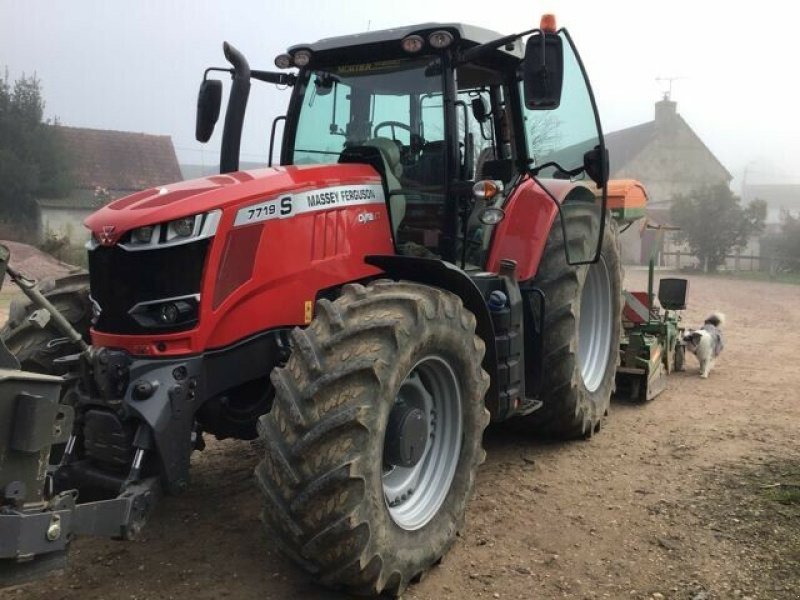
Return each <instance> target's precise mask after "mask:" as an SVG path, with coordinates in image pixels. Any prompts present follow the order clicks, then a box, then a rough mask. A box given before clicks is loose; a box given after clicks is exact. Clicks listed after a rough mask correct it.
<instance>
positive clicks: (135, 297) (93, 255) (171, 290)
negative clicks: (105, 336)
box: [89, 239, 209, 334]
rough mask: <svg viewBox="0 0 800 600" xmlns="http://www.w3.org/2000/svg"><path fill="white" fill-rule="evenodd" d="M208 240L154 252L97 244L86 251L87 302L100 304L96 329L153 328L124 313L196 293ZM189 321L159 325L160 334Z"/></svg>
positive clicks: (127, 330)
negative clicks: (135, 308) (87, 252)
mask: <svg viewBox="0 0 800 600" xmlns="http://www.w3.org/2000/svg"><path fill="white" fill-rule="evenodd" d="M208 244H209V240H208V239H204V240H199V241H197V242H192V243H189V244H181V245H179V246H168V247H165V248H156V249H153V250H138V251H133V252H131V251H127V250H125V249H123V248H121V247H119V246H110V247H107V246H98V247H96V248H95V249H94V250H91V251H90V252H89V278H90V285H91V293H92V298H93V299H94V300H95V302H97V304H98V305H99V306H100V309H101V313H100V317H99V318H98V320H97V323H95V329H97V330H98V331H102V332H105V333H119V334H141V333H148V332H152V331H155V330H152V329H148V328H145V327H142V326H141V325H139V324H138V323H137V322H136V321H135V320H134V319H133V318H132V317H131V316H130V315H129V314H128V311H130V309H131V308H133V307H134V306H135V305H136V304H139V303H140V302H148V301H152V300H160V299H166V298H176V297H181V296H190V295H192V294H199V293H200V284H201V279H202V276H203V266H204V265H205V260H206V254H207V252H208ZM193 325H194V321H192V322H187V323H181V324H180V325H176V326H172V327H159V328H158V330H157V331H158V332H159V333H169V332H174V331H182V330H185V329H189V328H191V327H192V326H193Z"/></svg>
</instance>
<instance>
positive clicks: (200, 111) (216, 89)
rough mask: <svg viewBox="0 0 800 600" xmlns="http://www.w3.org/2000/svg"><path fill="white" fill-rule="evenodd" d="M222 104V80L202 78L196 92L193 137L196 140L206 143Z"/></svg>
mask: <svg viewBox="0 0 800 600" xmlns="http://www.w3.org/2000/svg"><path fill="white" fill-rule="evenodd" d="M221 105H222V82H221V81H220V80H219V79H204V80H203V83H201V84H200V92H199V93H198V94H197V122H196V124H195V130H194V137H195V139H197V141H198V142H202V143H206V142H207V141H208V140H209V139H211V134H212V133H214V125H216V124H217V119H219V109H220V106H221Z"/></svg>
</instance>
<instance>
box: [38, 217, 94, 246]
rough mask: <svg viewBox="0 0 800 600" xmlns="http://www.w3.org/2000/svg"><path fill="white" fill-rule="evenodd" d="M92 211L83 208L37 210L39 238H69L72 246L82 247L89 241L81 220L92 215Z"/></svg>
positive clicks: (86, 230)
mask: <svg viewBox="0 0 800 600" xmlns="http://www.w3.org/2000/svg"><path fill="white" fill-rule="evenodd" d="M92 212H93V209H84V208H51V207H40V208H39V237H40V239H41V240H44V239H46V238H47V237H49V236H51V235H55V236H58V237H67V238H69V241H70V244H71V245H72V246H83V245H84V244H85V243H86V242H87V241H88V240H89V230H88V229H86V228H85V227H84V226H83V220H84V219H85V218H86V217H88V216H89V215H90V214H92Z"/></svg>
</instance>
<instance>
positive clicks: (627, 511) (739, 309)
mask: <svg viewBox="0 0 800 600" xmlns="http://www.w3.org/2000/svg"><path fill="white" fill-rule="evenodd" d="M644 281H645V277H644V273H643V272H635V273H633V274H632V275H631V276H630V277H629V286H628V287H629V288H630V289H637V288H638V287H641V286H642V285H643V284H644ZM690 306H691V308H690V310H688V311H686V319H685V320H686V322H687V323H688V324H697V323H701V322H702V319H703V317H704V316H705V314H706V313H707V312H708V311H710V310H711V309H720V310H722V311H724V312H725V313H726V314H727V316H728V322H727V324H726V328H725V329H726V334H727V347H726V350H725V354H724V355H723V356H722V358H721V360H720V361H719V362H718V365H717V368H716V369H715V370H714V371H713V372H712V374H711V377H710V379H708V380H701V379H700V378H699V377H698V376H697V362H696V360H695V359H694V357H689V360H688V366H689V369H688V371H687V372H685V373H680V374H677V375H676V376H674V377H673V378H672V379H671V380H670V384H669V389H668V390H667V391H666V392H664V394H662V395H661V396H660V397H659V398H658V399H656V400H655V401H654V402H652V403H650V404H648V405H644V406H639V405H628V404H624V403H619V402H615V403H614V404H613V405H612V411H611V416H610V419H609V420H608V422H607V423H606V424H605V427H604V429H603V431H602V432H601V433H600V435H598V436H596V437H595V438H593V439H592V440H591V441H588V442H573V443H567V444H553V443H543V442H540V441H536V440H528V439H523V438H520V437H515V436H512V435H511V434H508V433H507V432H505V431H504V430H502V429H498V430H494V431H490V432H489V433H488V434H487V438H486V444H485V445H486V448H487V451H488V459H487V462H486V464H485V465H484V467H483V468H482V469H481V471H480V474H479V477H478V484H477V492H476V497H475V498H474V500H473V501H472V503H471V505H470V510H469V514H468V519H467V529H466V531H465V533H464V535H463V537H462V538H461V539H460V541H459V542H458V543H457V544H456V545H455V547H454V549H453V551H452V552H451V553H450V554H449V555H448V556H447V557H446V558H445V560H444V562H443V564H442V565H441V566H440V567H438V568H436V569H434V570H433V571H432V572H431V573H430V575H429V576H428V577H427V578H426V579H425V580H424V581H423V582H422V583H420V584H418V585H416V586H413V587H412V588H411V589H410V590H409V592H408V593H407V594H406V596H405V597H406V598H413V599H420V600H421V599H439V598H454V599H455V598H474V597H484V598H525V599H528V598H541V599H553V598H579V599H580V598H643V599H651V598H655V599H658V598H660V597H663V598H681V599H684V598H685V599H691V600H709V599H712V598H720V599H723V598H725V599H727V598H747V597H750V598H758V599H766V598H779V599H789V598H794V599H796V598H800V531H799V530H800V506H798V505H797V504H781V503H779V502H776V501H775V499H776V498H777V499H783V500H786V498H783V497H780V498H779V496H778V495H776V490H782V489H784V488H781V487H777V486H774V487H765V486H767V485H771V484H775V483H786V482H789V483H791V482H794V483H797V482H800V436H798V425H799V424H800V392H798V389H800V364H798V362H797V357H796V353H797V348H798V342H797V335H798V334H797V332H798V331H800V287H799V286H790V285H780V284H763V283H749V282H740V281H732V280H726V279H716V278H714V279H711V278H703V277H697V278H694V279H693V280H692V282H691V287H690ZM257 458H258V457H257V451H256V449H255V448H254V447H252V446H250V445H248V444H242V443H214V444H210V445H209V447H208V448H207V449H206V451H205V452H204V453H202V454H201V455H198V456H196V457H195V463H194V470H193V484H192V486H191V488H190V490H189V491H188V492H187V493H186V494H185V495H183V496H181V497H179V498H170V499H167V500H166V501H164V503H163V505H162V507H161V509H160V511H159V512H158V513H157V515H156V516H155V517H154V518H153V520H152V521H151V523H150V525H149V526H148V528H147V529H146V532H145V534H144V537H143V538H142V539H141V540H138V541H136V542H129V543H118V542H111V541H106V540H90V539H82V540H79V541H78V542H77V543H76V544H75V545H74V547H73V552H72V563H71V567H70V569H69V570H68V572H67V573H66V575H64V576H62V577H60V578H52V579H49V580H47V581H45V582H41V583H37V584H35V585H32V586H30V587H26V588H23V589H19V590H17V591H16V592H11V593H7V594H6V595H2V594H0V597H2V598H6V597H8V598H37V599H39V598H41V599H45V598H46V599H47V600H57V599H60V598H69V599H77V598H124V599H144V598H159V599H160V598H193V599H194V598H197V599H204V598H219V597H230V598H275V599H279V598H281V599H282V598H322V599H329V600H334V599H339V598H344V596H341V595H338V594H335V593H332V592H328V591H325V590H322V589H320V588H318V587H316V586H315V585H314V584H312V583H310V582H309V581H308V580H307V579H306V577H305V576H304V575H303V574H302V573H301V572H300V571H298V570H297V569H295V568H294V567H292V566H291V565H290V564H288V563H287V562H286V561H284V560H283V559H282V558H281V557H280V556H279V555H278V554H277V553H276V552H274V551H273V550H271V549H270V544H269V540H268V539H267V538H266V536H265V535H264V534H263V533H262V531H261V528H260V525H259V522H258V510H259V506H258V498H257V495H256V493H255V491H254V487H253V485H252V471H253V467H254V465H255V463H256V461H257ZM787 489H793V488H787ZM792 498H794V497H792Z"/></svg>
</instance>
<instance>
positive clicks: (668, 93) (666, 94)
mask: <svg viewBox="0 0 800 600" xmlns="http://www.w3.org/2000/svg"><path fill="white" fill-rule="evenodd" d="M679 79H688V77H656V81H658V82H662V81H666V82H667V84H668V88H667V91H666V92H664V100H670V99H671V98H672V82H673V81H678V80H679Z"/></svg>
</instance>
